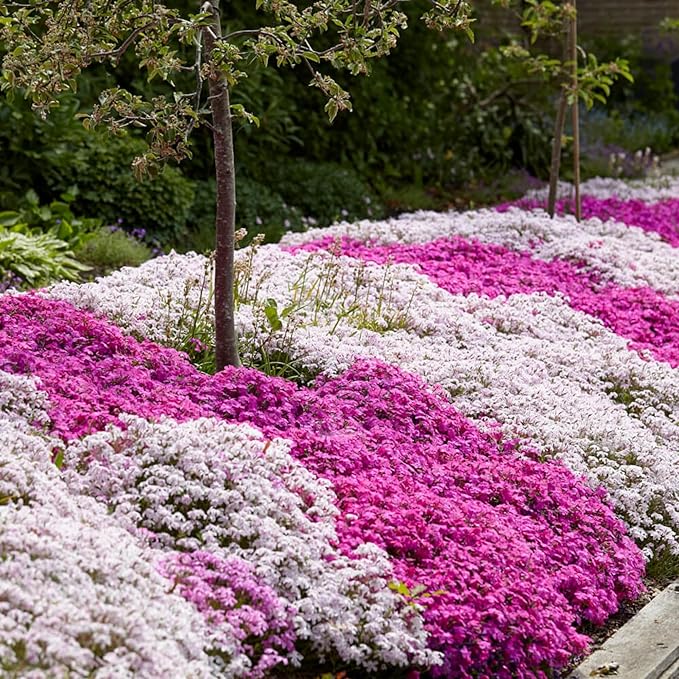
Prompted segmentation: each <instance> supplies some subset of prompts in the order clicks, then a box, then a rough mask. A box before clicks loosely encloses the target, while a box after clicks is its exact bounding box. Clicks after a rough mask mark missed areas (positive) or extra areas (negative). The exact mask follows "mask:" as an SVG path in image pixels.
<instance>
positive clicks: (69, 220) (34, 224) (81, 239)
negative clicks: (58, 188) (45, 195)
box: [0, 189, 101, 249]
mask: <svg viewBox="0 0 679 679" xmlns="http://www.w3.org/2000/svg"><path fill="white" fill-rule="evenodd" d="M75 196H76V193H75V191H74V190H71V191H70V192H67V193H64V194H62V196H61V198H62V200H61V201H56V200H55V201H52V202H51V203H50V204H49V205H41V204H40V202H39V198H38V194H37V193H36V192H35V191H33V189H31V190H29V191H28V192H27V193H26V195H25V196H24V198H23V200H22V202H21V203H20V204H19V207H18V209H17V210H6V211H4V212H0V226H5V227H12V231H14V232H20V233H25V234H32V233H51V234H52V235H53V236H55V237H56V238H58V239H59V240H63V241H65V242H66V243H67V244H68V246H69V247H70V248H73V249H76V248H78V247H80V246H82V245H83V244H84V243H86V242H87V240H88V239H89V238H90V237H91V235H92V233H93V232H94V231H95V230H96V229H98V228H99V227H100V226H101V220H100V219H94V218H80V217H76V216H75V215H74V214H73V213H72V212H71V207H70V204H71V203H72V202H73V201H74V199H75Z"/></svg>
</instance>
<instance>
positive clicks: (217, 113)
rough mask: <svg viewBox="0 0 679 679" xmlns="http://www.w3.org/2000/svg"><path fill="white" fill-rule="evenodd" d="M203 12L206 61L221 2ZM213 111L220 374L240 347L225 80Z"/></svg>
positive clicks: (217, 33) (213, 94)
mask: <svg viewBox="0 0 679 679" xmlns="http://www.w3.org/2000/svg"><path fill="white" fill-rule="evenodd" d="M201 11H202V12H211V13H212V17H213V20H212V23H211V24H210V25H209V26H208V27H207V28H206V30H205V31H204V32H203V35H204V39H205V58H206V61H208V62H209V61H210V57H211V55H212V50H213V49H214V47H215V45H216V43H217V41H218V40H219V38H220V37H221V35H222V29H221V22H220V17H219V0H206V2H204V3H203V6H202V8H201ZM208 87H209V92H210V108H211V111H212V126H213V131H212V132H213V135H212V138H213V143H214V153H215V179H216V182H217V206H216V220H215V241H216V244H215V354H216V356H215V363H216V368H217V371H218V372H219V371H220V370H223V369H224V368H225V367H226V366H227V365H235V366H237V365H239V364H240V361H239V358H238V343H237V339H236V328H235V323H234V299H233V284H234V274H233V257H234V250H235V226H236V169H235V163H234V155H233V127H232V125H231V106H230V103H229V88H228V85H227V82H226V79H225V78H224V77H222V76H216V77H214V78H210V79H209V80H208Z"/></svg>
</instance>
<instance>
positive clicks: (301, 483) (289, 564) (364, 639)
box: [65, 416, 437, 671]
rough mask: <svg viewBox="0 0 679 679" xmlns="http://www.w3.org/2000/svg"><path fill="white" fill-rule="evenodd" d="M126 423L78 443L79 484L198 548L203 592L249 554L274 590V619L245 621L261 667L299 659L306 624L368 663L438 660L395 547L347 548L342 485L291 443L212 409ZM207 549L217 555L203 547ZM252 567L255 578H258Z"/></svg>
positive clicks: (125, 514)
mask: <svg viewBox="0 0 679 679" xmlns="http://www.w3.org/2000/svg"><path fill="white" fill-rule="evenodd" d="M122 422H123V423H124V424H125V425H126V428H125V429H124V430H121V429H119V428H109V429H107V430H106V431H104V432H100V433H97V434H92V435H90V436H88V437H86V438H84V439H82V440H81V441H77V442H73V443H72V444H71V446H69V448H68V449H67V451H66V454H65V467H66V468H67V469H68V468H70V469H72V470H74V471H69V472H66V479H67V482H68V483H69V485H70V486H71V487H72V488H73V489H74V490H75V491H77V492H79V493H82V494H85V495H90V496H93V497H95V498H96V499H98V500H100V501H102V502H104V503H105V504H106V505H107V506H108V508H109V511H111V512H112V514H113V516H114V517H115V518H118V519H119V520H120V522H121V523H123V524H124V525H126V526H127V527H128V528H129V529H130V530H132V531H134V530H136V529H141V530H142V531H143V533H144V534H145V535H146V536H147V537H148V539H149V540H150V541H151V543H152V544H154V545H157V546H159V547H161V548H166V549H173V550H181V551H186V552H188V553H190V554H191V553H193V554H194V557H192V558H188V557H187V558H184V559H183V560H180V561H179V562H177V561H175V562H174V565H175V566H176V565H180V566H181V565H185V566H189V567H190V568H192V569H193V570H194V575H193V576H191V578H190V579H189V580H188V581H187V582H183V583H182V589H183V590H185V591H186V592H187V593H188V594H189V596H190V598H192V599H194V594H195V593H196V590H198V589H199V587H200V585H202V584H205V583H207V584H210V583H212V584H213V587H217V588H218V591H219V592H220V593H224V587H229V588H230V589H231V590H232V589H233V587H235V586H237V582H236V583H234V584H229V583H228V577H229V572H230V571H234V568H233V565H232V559H233V557H237V558H238V561H239V562H246V563H249V564H250V565H251V568H252V571H253V573H254V574H256V576H257V577H258V578H259V579H260V581H261V582H262V583H265V584H266V585H268V587H269V588H270V591H269V592H268V593H267V592H266V591H265V590H264V589H263V588H262V589H260V591H255V592H254V594H255V600H257V599H261V600H262V602H263V605H262V606H260V610H259V611H258V613H259V614H260V617H261V618H263V619H262V620H261V621H253V622H252V623H251V621H249V620H246V621H245V624H246V626H248V625H250V624H252V626H253V630H254V631H256V630H257V628H258V626H259V627H261V626H262V625H265V629H264V630H263V632H262V633H260V638H259V644H260V645H261V646H262V648H263V649H264V652H265V653H266V654H267V655H266V656H264V657H263V658H260V659H258V663H259V664H260V665H261V666H262V667H261V671H264V670H266V669H267V663H268V662H270V660H271V659H276V656H280V653H281V652H287V653H289V654H291V659H292V660H293V661H296V660H297V659H298V658H297V656H296V655H295V654H293V653H292V651H293V648H294V640H295V633H296V635H297V637H299V638H300V639H303V640H307V641H308V643H309V644H310V645H311V646H312V648H313V649H314V650H315V652H316V654H317V656H318V657H321V658H322V659H324V658H326V657H327V656H331V655H332V653H333V652H334V653H335V654H336V655H339V657H340V658H341V659H342V661H344V662H345V663H347V664H354V665H358V666H362V667H364V668H366V669H368V670H376V669H380V668H385V667H388V666H391V665H401V666H407V665H409V664H412V665H423V666H428V665H431V664H432V663H433V662H436V661H437V656H436V654H434V653H431V652H430V651H427V648H426V633H425V631H424V628H423V627H422V619H421V616H420V615H419V614H418V613H417V611H416V610H414V609H413V608H412V607H410V606H408V605H407V604H406V603H405V602H404V601H403V599H402V597H399V596H398V595H397V594H396V593H395V592H393V591H392V590H390V589H389V588H388V586H387V585H388V583H389V582H390V581H391V580H392V579H393V574H392V571H391V566H390V564H389V561H388V559H387V558H386V554H384V553H383V552H381V550H379V549H377V548H376V547H371V546H369V545H359V546H358V550H357V553H356V555H355V558H352V559H350V558H348V557H346V556H344V555H342V554H341V553H339V552H338V550H337V548H336V544H337V536H336V533H335V528H334V522H335V521H334V520H335V516H336V514H337V509H336V508H335V504H334V501H335V496H334V494H333V492H332V490H331V488H330V484H329V483H327V482H323V481H319V480H318V479H317V478H316V477H315V476H314V474H312V473H311V472H309V471H307V470H306V469H305V468H304V467H303V466H302V465H301V464H300V463H299V462H296V461H295V460H294V459H293V458H291V456H290V454H289V447H290V443H289V442H287V441H285V440H282V439H274V440H265V439H264V437H263V436H262V434H261V433H260V432H258V431H256V430H254V429H252V427H249V426H247V425H229V424H225V423H223V422H219V421H217V420H215V419H207V418H202V419H198V420H190V421H187V422H184V423H183V424H177V423H176V422H175V421H172V420H163V421H160V422H158V423H155V424H151V423H149V422H148V421H146V420H143V419H140V418H130V417H129V416H127V417H123V418H122ZM75 470H82V473H79V472H78V471H75ZM200 550H204V551H207V552H209V553H210V554H212V555H214V556H215V559H210V558H205V557H201V556H198V557H196V556H195V553H196V552H198V551H200ZM219 561H224V562H225V563H226V564H227V566H228V568H227V569H226V570H225V572H224V578H225V579H227V583H226V584H221V581H219V580H214V581H213V580H211V579H210V578H209V577H207V574H209V571H210V569H212V570H213V571H214V569H215V568H217V567H218V566H219ZM198 567H200V568H199V569H198V571H197V573H196V572H195V569H196V568H198ZM173 568H174V566H173ZM170 570H172V568H171V569H170ZM201 573H203V575H201ZM237 573H238V570H235V575H234V576H232V577H237ZM245 573H246V581H245V582H243V585H242V587H243V588H247V587H248V586H249V585H248V581H249V580H252V575H250V574H249V573H248V572H247V571H245ZM246 591H247V590H246ZM211 596H212V594H211ZM199 607H200V608H202V609H203V610H205V607H204V606H203V605H202V604H200V602H199ZM206 612H209V611H206ZM232 617H234V618H236V617H237V615H236V614H234V615H233V616H232ZM293 617H294V628H295V630H294V631H295V633H293V630H292V619H293ZM267 618H268V620H267ZM226 622H229V619H228V617H227V619H226ZM265 623H266V624H265ZM231 636H233V635H231ZM240 655H244V654H243V653H242V652H241V654H240Z"/></svg>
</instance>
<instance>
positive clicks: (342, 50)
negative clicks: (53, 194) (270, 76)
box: [0, 0, 471, 176]
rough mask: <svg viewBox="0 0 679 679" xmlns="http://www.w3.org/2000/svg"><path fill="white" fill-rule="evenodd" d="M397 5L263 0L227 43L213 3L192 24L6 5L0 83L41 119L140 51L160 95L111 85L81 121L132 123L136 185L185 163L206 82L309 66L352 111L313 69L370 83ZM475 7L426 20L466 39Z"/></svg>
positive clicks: (188, 19) (395, 33) (102, 1)
mask: <svg viewBox="0 0 679 679" xmlns="http://www.w3.org/2000/svg"><path fill="white" fill-rule="evenodd" d="M400 4H401V3H400V1H399V0H397V1H395V2H393V3H386V4H377V5H375V4H373V3H371V2H366V3H365V5H364V6H362V7H361V8H360V10H359V8H358V7H357V5H356V3H355V2H354V1H353V0H316V2H314V4H313V5H312V6H311V7H306V6H305V5H304V3H302V5H301V6H299V7H298V6H297V5H296V4H295V3H290V2H286V3H281V2H278V1H277V0H258V1H257V3H256V9H257V10H259V11H260V16H259V21H260V22H261V23H259V22H258V23H256V24H255V25H254V26H246V27H245V29H244V30H243V29H242V27H235V28H234V29H232V28H231V27H229V28H227V31H226V33H225V34H224V37H223V39H222V37H221V35H220V33H221V31H220V30H217V31H216V32H215V33H213V32H212V31H211V29H210V26H211V25H213V22H214V21H215V20H216V21H217V22H219V21H220V18H219V14H218V10H217V7H218V3H213V2H211V1H210V0H208V1H207V2H205V3H204V4H203V6H202V7H201V9H200V13H198V14H188V16H186V15H183V14H182V13H181V12H180V11H179V10H178V9H176V8H173V7H171V6H169V5H167V4H164V3H159V2H142V3H136V2H135V3H132V2H129V0H93V1H92V2H88V3H86V4H85V5H79V4H77V3H60V2H49V1H47V2H44V1H42V0H40V1H37V0H36V1H35V2H28V3H24V2H3V3H0V15H2V21H1V22H0V40H2V42H3V43H4V44H5V45H6V47H7V52H6V54H5V56H4V58H3V62H2V66H3V81H2V85H3V87H4V88H6V89H7V88H9V89H11V90H17V89H21V90H22V91H23V92H24V94H25V95H26V96H27V97H28V98H30V100H31V101H32V103H33V107H34V108H35V109H36V110H37V111H38V112H39V113H40V114H42V115H43V116H44V115H47V113H48V112H49V111H50V110H51V109H53V108H55V107H56V106H58V104H59V96H60V95H61V94H62V93H63V92H66V91H71V92H73V91H75V89H76V87H77V78H78V76H79V75H80V74H81V73H82V72H83V71H84V70H86V69H88V68H90V67H92V66H93V65H97V64H103V65H106V66H107V67H116V66H117V65H118V64H119V63H120V61H121V60H122V58H123V57H124V56H125V54H126V53H128V51H133V52H134V55H135V57H136V62H137V64H138V67H139V69H140V70H143V71H145V72H146V75H147V79H148V81H149V82H151V81H152V80H154V79H156V78H157V79H158V80H160V81H161V82H162V83H163V84H164V87H161V88H160V89H159V93H158V94H156V95H155V96H146V93H144V94H137V93H135V92H133V91H131V90H130V89H127V88H126V87H123V86H120V85H117V86H113V87H109V88H106V89H104V90H103V91H102V92H101V94H100V96H99V100H98V102H97V103H96V105H95V106H94V108H93V109H92V112H91V114H88V115H85V117H84V123H86V125H87V126H88V127H96V126H100V125H101V126H104V127H106V128H107V129H108V130H109V131H111V132H112V133H114V134H118V133H120V132H121V131H123V130H124V129H125V128H127V127H130V126H132V127H139V128H143V129H144V130H145V131H146V142H147V144H148V146H147V147H146V148H145V150H144V152H143V153H142V154H141V155H140V156H138V157H137V159H136V160H135V171H136V173H137V174H138V175H140V176H141V175H144V174H146V173H147V172H151V171H153V169H154V168H155V167H156V166H157V164H158V163H161V162H164V161H167V160H169V159H173V160H177V161H180V160H183V159H185V158H188V157H190V155H191V151H190V148H189V144H188V138H189V135H190V133H191V132H192V130H193V129H194V127H196V125H200V123H201V121H202V120H203V119H204V118H205V117H206V116H207V115H209V113H210V107H209V106H207V107H206V106H204V92H203V89H204V88H203V83H206V82H209V83H210V87H214V86H215V84H216V83H221V82H223V83H225V84H226V85H227V86H228V88H229V89H233V88H235V87H236V86H237V84H238V83H239V81H241V80H243V78H245V77H246V75H247V73H246V71H245V70H242V69H247V67H248V64H252V63H254V62H259V63H260V64H262V65H263V66H267V65H268V64H269V62H271V63H275V64H276V66H283V65H287V66H290V67H295V66H297V65H300V64H301V65H304V66H306V67H307V68H308V70H309V71H310V72H311V80H310V82H309V84H310V85H311V86H312V87H315V88H317V89H319V90H320V91H321V92H322V93H323V95H324V96H325V98H326V106H325V111H326V113H327V114H328V117H329V118H330V120H332V119H333V118H334V117H335V115H336V114H337V112H338V111H341V110H351V103H350V101H349V94H348V92H347V91H346V90H345V89H344V88H343V87H342V86H341V85H340V84H339V83H338V82H337V81H336V80H334V79H333V78H331V77H330V76H329V75H327V74H325V73H323V72H321V71H320V70H319V69H318V65H320V64H321V63H326V64H328V65H329V66H331V67H332V68H333V69H335V70H338V71H345V72H347V73H349V74H350V75H352V76H356V75H361V74H367V73H368V72H369V62H370V61H371V60H373V59H375V58H379V57H382V56H385V55H387V54H389V53H390V51H391V50H392V49H393V48H394V47H395V45H396V43H397V39H398V37H399V34H400V30H401V29H403V28H405V27H406V23H407V21H406V16H405V15H404V14H403V13H402V12H401V11H400V10H399V5H400ZM470 9H471V7H470V5H469V3H468V2H466V1H465V0H436V1H433V2H431V5H430V6H428V8H427V10H426V11H425V12H424V13H423V14H422V15H421V18H422V19H423V21H424V23H425V24H426V25H427V26H428V27H429V28H433V29H436V30H439V31H440V30H444V29H456V30H462V31H465V32H467V33H468V34H471V29H470V25H471V19H470V16H469V13H470ZM47 27H49V30H47ZM218 29H219V26H218ZM210 36H212V37H210ZM202 42H205V48H206V54H205V57H206V60H205V61H203V60H202V52H201V49H200V45H201V43H202ZM196 47H197V48H198V49H196ZM191 70H193V72H194V75H195V79H196V82H197V85H196V89H195V91H191V89H189V90H188V91H187V90H186V89H184V87H183V85H184V84H185V78H183V77H182V76H183V75H185V74H183V73H182V72H183V71H191ZM180 78H181V79H180ZM175 79H177V82H175ZM232 113H233V114H235V115H237V116H240V117H242V118H244V119H246V120H255V118H254V116H252V115H251V114H249V113H248V112H247V110H246V109H245V108H244V107H243V105H242V104H238V103H236V104H235V106H234V107H233V108H232Z"/></svg>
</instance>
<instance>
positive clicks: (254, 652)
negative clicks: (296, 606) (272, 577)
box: [160, 551, 295, 679]
mask: <svg viewBox="0 0 679 679" xmlns="http://www.w3.org/2000/svg"><path fill="white" fill-rule="evenodd" d="M160 572H161V573H162V574H163V575H164V576H165V577H167V578H169V579H170V580H171V581H173V582H174V584H175V587H176V588H177V590H178V592H179V594H181V595H182V596H183V597H184V598H185V599H186V600H187V601H190V602H191V603H192V604H193V605H194V606H195V607H196V609H197V610H198V611H200V613H202V614H203V616H204V618H205V620H206V622H207V623H208V625H209V627H210V629H212V630H213V633H212V634H213V638H212V639H211V640H210V651H211V655H212V656H213V657H214V656H216V655H218V656H220V659H221V660H222V662H221V663H217V665H218V666H220V665H221V666H220V669H221V671H223V672H225V673H226V674H227V676H231V675H233V674H234V669H235V668H233V667H230V665H231V664H232V663H233V662H234V658H236V662H238V661H240V662H242V659H243V658H247V659H248V660H249V661H250V662H251V663H252V664H251V666H250V667H248V668H247V670H248V674H247V676H248V677H251V679H259V678H260V677H265V676H267V673H268V672H269V671H270V670H271V669H272V668H273V667H275V666H276V665H279V664H281V663H283V664H285V663H286V662H287V658H286V655H287V654H289V653H292V652H293V651H294V648H295V633H294V629H293V611H292V610H291V609H290V607H289V606H286V605H285V604H284V603H283V602H282V601H281V600H280V599H279V598H278V597H277V596H276V593H275V592H274V591H273V590H272V589H271V588H270V587H267V586H266V585H264V584H262V583H261V581H260V580H259V578H257V576H256V575H255V574H254V573H253V571H252V567H251V566H250V565H249V564H248V563H247V562H245V561H243V560H242V559H239V558H237V557H229V558H221V557H219V556H217V555H215V554H211V553H210V552H203V551H195V552H191V553H186V554H181V553H178V552H173V553H171V555H170V557H168V558H167V559H166V560H165V561H164V562H163V563H162V564H161V567H160Z"/></svg>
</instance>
